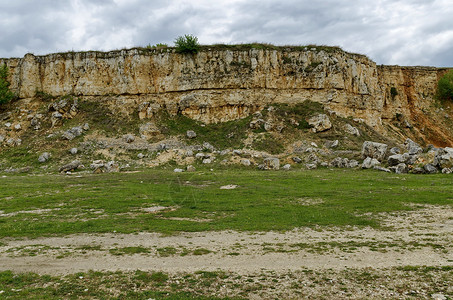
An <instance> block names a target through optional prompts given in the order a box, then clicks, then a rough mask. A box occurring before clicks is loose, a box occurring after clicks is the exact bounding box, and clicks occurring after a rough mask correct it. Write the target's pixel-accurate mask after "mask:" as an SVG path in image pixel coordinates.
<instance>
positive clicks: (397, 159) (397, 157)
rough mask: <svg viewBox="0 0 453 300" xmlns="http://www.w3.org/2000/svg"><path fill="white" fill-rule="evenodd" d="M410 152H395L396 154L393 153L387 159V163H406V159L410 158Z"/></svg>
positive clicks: (392, 164) (393, 164) (391, 164)
mask: <svg viewBox="0 0 453 300" xmlns="http://www.w3.org/2000/svg"><path fill="white" fill-rule="evenodd" d="M409 158H410V157H409V154H408V153H404V154H394V155H391V156H389V158H388V159H387V163H388V165H389V166H391V167H392V166H396V165H398V164H400V163H405V162H406V161H408V160H409Z"/></svg>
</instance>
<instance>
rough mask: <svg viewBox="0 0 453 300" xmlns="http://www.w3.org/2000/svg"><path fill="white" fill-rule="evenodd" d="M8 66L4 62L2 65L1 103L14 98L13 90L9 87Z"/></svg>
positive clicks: (0, 79)
mask: <svg viewBox="0 0 453 300" xmlns="http://www.w3.org/2000/svg"><path fill="white" fill-rule="evenodd" d="M9 86H10V83H9V81H8V67H7V66H6V65H5V64H3V66H1V67H0V105H2V104H5V103H8V102H9V101H11V100H12V99H13V98H14V94H13V92H11V90H10V89H9Z"/></svg>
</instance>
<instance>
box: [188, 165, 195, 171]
mask: <svg viewBox="0 0 453 300" xmlns="http://www.w3.org/2000/svg"><path fill="white" fill-rule="evenodd" d="M186 171H187V172H195V171H196V169H195V167H194V166H192V165H188V166H187V168H186Z"/></svg>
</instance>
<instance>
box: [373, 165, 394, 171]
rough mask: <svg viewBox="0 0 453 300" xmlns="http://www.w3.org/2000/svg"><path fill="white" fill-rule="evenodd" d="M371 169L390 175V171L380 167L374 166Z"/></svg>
mask: <svg viewBox="0 0 453 300" xmlns="http://www.w3.org/2000/svg"><path fill="white" fill-rule="evenodd" d="M373 169H374V170H377V171H383V172H386V173H391V172H392V171H390V169H387V168H384V167H380V166H374V167H373Z"/></svg>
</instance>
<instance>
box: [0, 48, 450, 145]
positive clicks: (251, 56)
mask: <svg viewBox="0 0 453 300" xmlns="http://www.w3.org/2000/svg"><path fill="white" fill-rule="evenodd" d="M0 63H6V64H7V65H8V67H9V68H10V73H11V74H10V76H11V83H12V85H11V87H12V89H13V90H14V91H15V92H16V93H17V94H18V95H19V97H20V98H31V97H34V95H35V93H36V91H42V92H45V93H48V94H52V95H54V96H60V95H65V94H74V95H78V96H81V97H90V98H98V99H97V100H98V101H104V99H105V98H106V97H109V96H112V95H115V97H116V98H115V99H116V105H117V106H118V107H119V108H121V109H124V111H128V112H134V113H138V114H139V115H140V118H147V117H151V116H152V115H153V113H155V112H156V111H157V110H159V109H161V108H165V109H167V110H168V111H169V112H170V113H172V114H176V113H181V114H184V115H186V116H189V117H191V118H193V119H196V120H200V121H203V122H206V123H211V122H222V121H227V120H232V119H237V118H242V117H245V116H247V115H249V114H251V113H253V112H254V111H257V110H260V109H262V108H264V107H265V106H266V105H268V104H270V103H298V102H302V101H305V100H312V101H316V102H321V103H323V104H324V106H325V108H326V109H329V110H332V111H334V112H335V113H336V114H337V115H339V116H343V117H353V118H361V119H363V120H364V122H366V123H367V124H368V125H370V126H372V127H373V128H375V129H376V130H377V131H379V132H381V133H384V134H385V133H388V132H390V131H392V130H393V131H397V130H394V129H395V128H394V127H395V126H396V125H395V122H405V123H404V124H406V125H407V127H408V128H411V130H412V131H413V134H415V135H417V134H418V135H419V136H422V137H423V139H425V142H432V143H435V144H437V145H440V146H445V145H453V138H452V137H453V133H452V131H451V130H450V129H449V128H446V127H445V126H442V125H440V124H439V122H438V121H437V119H436V118H435V117H434V116H433V113H432V112H433V107H434V104H435V100H434V94H435V89H436V84H437V81H438V78H439V77H440V76H441V75H442V74H443V73H444V72H446V71H447V69H445V68H444V69H439V68H430V67H399V66H378V65H376V63H374V62H373V61H371V60H370V59H368V58H367V57H365V56H363V55H358V54H351V53H347V52H344V51H342V50H340V49H337V48H327V47H306V48H301V47H298V48H286V47H281V48H279V49H248V50H232V49H218V48H215V47H213V48H212V49H210V48H209V47H204V48H203V50H202V51H201V52H199V53H198V54H196V55H190V54H178V53H175V52H174V50H173V49H163V50H148V49H141V48H137V49H130V50H121V51H112V52H105V53H104V52H78V53H60V54H50V55H46V56H34V55H32V54H27V55H25V57H24V58H21V59H0ZM392 128H393V129H392Z"/></svg>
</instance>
